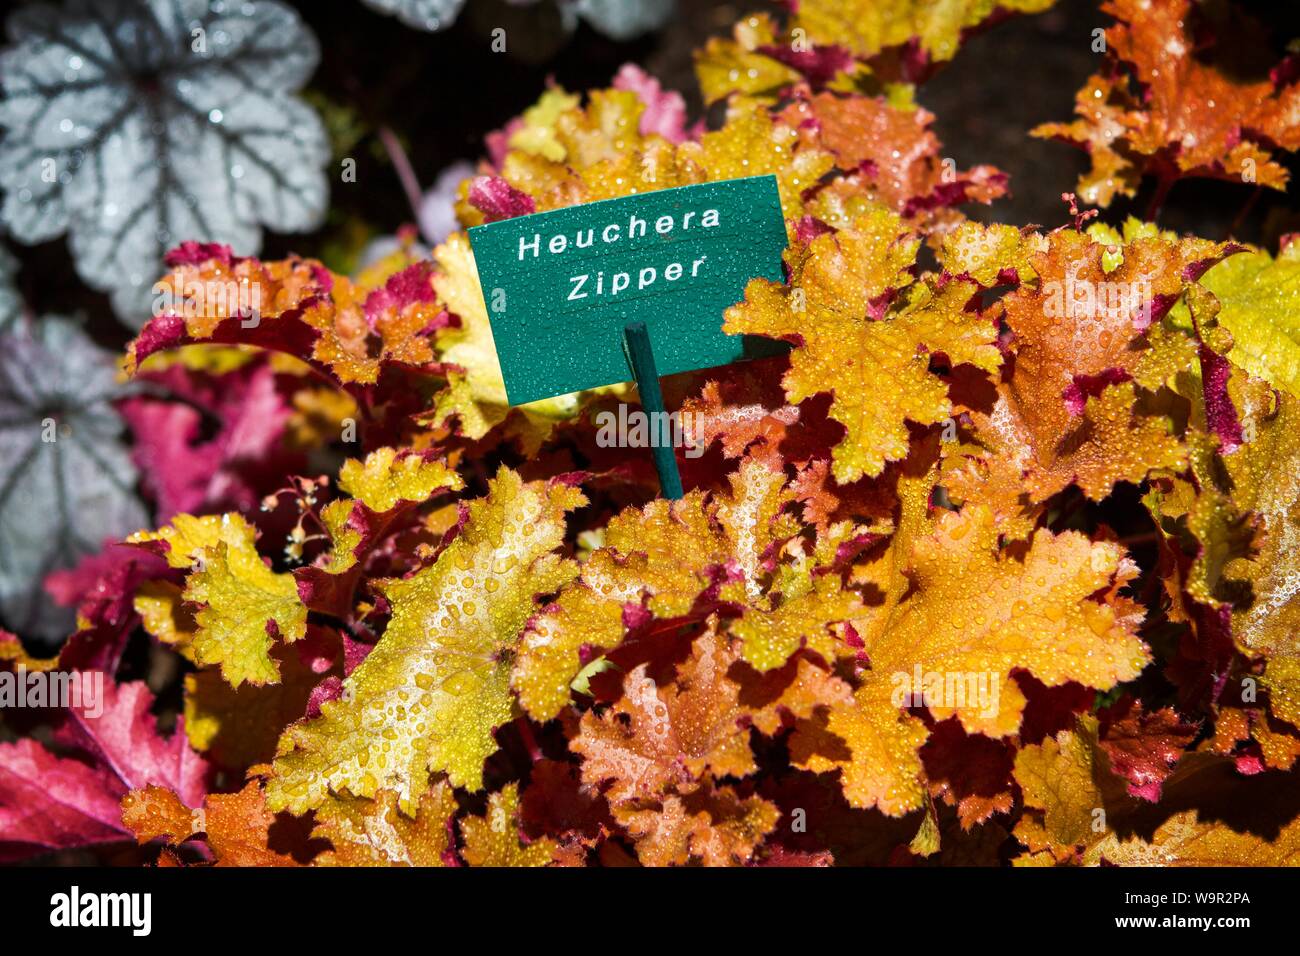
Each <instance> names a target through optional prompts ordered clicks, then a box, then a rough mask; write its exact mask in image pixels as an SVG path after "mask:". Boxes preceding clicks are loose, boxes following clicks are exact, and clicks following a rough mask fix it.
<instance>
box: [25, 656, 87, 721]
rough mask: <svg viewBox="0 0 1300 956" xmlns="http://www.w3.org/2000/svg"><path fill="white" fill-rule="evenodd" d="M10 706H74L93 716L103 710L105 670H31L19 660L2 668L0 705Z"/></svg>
mask: <svg viewBox="0 0 1300 956" xmlns="http://www.w3.org/2000/svg"><path fill="white" fill-rule="evenodd" d="M8 707H58V708H68V707H71V708H74V709H76V710H79V711H82V712H84V713H85V715H86V716H87V717H89V718H90V719H92V720H93V719H95V718H96V717H98V716H99V715H100V714H102V713H103V712H104V672H103V671H28V670H27V668H25V667H24V666H23V665H21V664H19V665H18V667H17V668H15V669H14V670H12V671H0V709H4V708H8Z"/></svg>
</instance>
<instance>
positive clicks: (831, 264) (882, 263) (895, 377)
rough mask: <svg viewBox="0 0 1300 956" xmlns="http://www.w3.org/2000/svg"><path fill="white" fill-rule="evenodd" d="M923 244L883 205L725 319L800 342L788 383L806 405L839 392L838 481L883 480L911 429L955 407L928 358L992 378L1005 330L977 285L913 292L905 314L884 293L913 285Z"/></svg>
mask: <svg viewBox="0 0 1300 956" xmlns="http://www.w3.org/2000/svg"><path fill="white" fill-rule="evenodd" d="M917 246H918V242H917V240H916V239H914V238H912V237H911V236H909V235H908V234H906V233H905V232H904V231H903V226H902V222H901V220H900V219H899V217H898V216H897V215H895V214H894V213H892V212H890V211H888V210H886V209H884V208H883V207H879V206H876V207H873V208H872V211H871V212H870V213H869V214H867V215H864V216H862V217H860V218H859V219H857V220H856V221H855V222H854V224H853V227H852V228H851V229H846V230H843V231H840V232H836V233H827V234H824V235H821V236H818V237H817V238H816V239H814V240H813V241H812V242H811V243H809V244H808V246H807V247H806V248H804V249H802V250H800V251H799V252H797V253H795V254H794V256H793V258H792V260H791V262H790V266H791V279H790V284H789V285H788V286H783V285H779V284H777V283H773V282H768V281H766V280H763V279H755V280H753V281H752V282H750V284H749V287H748V288H747V289H746V290H745V301H744V302H742V303H741V304H739V305H735V306H732V307H731V308H730V309H728V310H727V313H726V317H727V320H726V325H725V328H726V330H727V331H728V332H733V333H735V332H745V333H752V334H757V335H765V336H768V337H769V338H783V339H786V340H788V341H792V342H795V343H796V348H795V350H794V352H793V353H792V354H791V357H790V369H789V371H788V372H787V373H786V376H785V379H784V381H783V383H782V384H783V385H784V387H785V393H786V397H787V399H788V400H789V401H790V402H792V403H795V404H797V403H799V402H801V401H803V400H804V399H806V398H809V397H811V396H813V395H816V394H819V393H822V392H830V393H831V394H832V395H833V396H834V397H833V400H832V402H831V408H830V415H831V417H832V418H834V419H835V420H836V421H838V422H840V423H841V424H843V425H844V427H845V429H846V430H847V434H846V436H845V438H844V440H843V441H842V442H840V444H839V445H837V446H836V448H835V451H834V474H835V478H836V480H838V481H839V482H840V483H841V484H846V483H848V482H850V481H854V480H856V479H858V478H861V477H862V476H863V475H878V474H880V473H881V472H882V471H883V470H884V467H885V464H886V463H887V462H889V461H896V460H898V459H901V458H903V457H905V456H906V455H907V451H908V448H909V433H908V430H907V425H906V422H907V421H913V422H917V423H918V424H923V425H928V424H933V423H935V422H939V421H942V420H943V419H945V418H946V417H947V416H948V415H949V414H950V413H951V411H952V405H951V403H950V402H949V399H948V389H947V386H946V385H945V383H944V382H943V380H942V379H940V378H938V377H937V376H935V375H933V374H931V373H930V372H929V370H928V366H929V354H928V353H929V352H932V351H943V352H948V353H950V355H951V358H952V361H953V362H954V363H958V362H963V361H965V362H972V363H974V364H976V365H977V366H978V367H981V368H984V369H986V370H992V369H994V368H996V367H997V365H998V363H999V361H1000V355H999V353H998V350H997V348H996V345H995V342H996V338H997V327H996V326H995V325H994V324H993V323H992V322H991V321H989V320H988V319H986V318H983V317H981V316H980V315H979V314H978V313H973V312H966V311H965V306H966V304H967V302H968V301H969V300H970V299H971V298H972V296H973V295H974V293H975V291H976V288H975V286H974V285H973V284H971V283H966V282H963V281H960V280H958V281H954V282H951V283H949V284H948V285H947V286H946V287H944V288H943V289H942V290H935V289H932V288H930V287H928V286H925V287H918V288H917V289H916V290H914V292H913V295H912V299H913V301H911V302H905V304H904V307H903V308H902V309H901V311H899V312H897V313H896V314H892V315H883V314H881V313H883V312H884V309H885V304H886V302H887V297H888V296H889V295H892V294H894V293H896V292H897V291H898V290H900V289H903V288H904V287H906V286H909V285H910V284H911V282H912V278H911V275H910V273H909V271H908V270H909V269H910V268H911V266H912V265H913V263H914V261H915V256H916V250H917Z"/></svg>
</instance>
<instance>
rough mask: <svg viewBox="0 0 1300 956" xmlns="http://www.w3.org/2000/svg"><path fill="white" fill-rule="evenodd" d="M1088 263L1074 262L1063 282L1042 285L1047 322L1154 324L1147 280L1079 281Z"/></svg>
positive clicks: (1151, 296)
mask: <svg viewBox="0 0 1300 956" xmlns="http://www.w3.org/2000/svg"><path fill="white" fill-rule="evenodd" d="M1086 265H1087V263H1086V261H1084V260H1079V261H1077V262H1075V264H1074V268H1073V269H1072V270H1070V271H1069V272H1067V273H1066V276H1065V279H1064V281H1060V280H1057V279H1050V280H1048V281H1047V282H1044V283H1043V288H1042V294H1043V295H1044V296H1045V297H1046V301H1045V302H1044V303H1043V314H1044V315H1046V316H1047V317H1048V318H1053V319H1060V318H1070V317H1073V318H1093V319H1096V318H1100V317H1102V316H1106V317H1108V318H1116V319H1125V318H1127V319H1131V320H1132V321H1133V322H1134V323H1135V324H1136V325H1139V326H1143V327H1145V326H1147V325H1149V324H1150V323H1151V312H1152V307H1153V305H1154V301H1153V300H1154V298H1155V294H1154V291H1153V290H1152V287H1151V283H1150V282H1148V281H1147V280H1146V279H1134V280H1132V281H1130V282H1119V281H1110V280H1104V281H1102V282H1094V281H1093V280H1092V279H1086V278H1080V277H1079V271H1080V270H1081V269H1082V268H1084V267H1085V266H1086Z"/></svg>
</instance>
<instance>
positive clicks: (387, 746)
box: [267, 468, 586, 814]
mask: <svg viewBox="0 0 1300 956" xmlns="http://www.w3.org/2000/svg"><path fill="white" fill-rule="evenodd" d="M585 501H586V499H585V498H584V497H583V496H582V494H581V493H580V492H579V491H577V490H576V489H574V488H570V487H568V486H566V485H562V484H558V483H553V484H542V483H537V482H534V483H528V484H525V483H524V482H523V481H522V480H520V478H519V476H518V475H516V474H515V473H514V472H511V471H509V470H508V469H504V468H503V469H502V470H501V471H500V472H499V473H498V475H497V477H496V478H495V479H494V480H493V481H492V482H490V484H489V492H488V495H487V497H485V498H481V499H478V500H476V501H474V502H472V503H470V505H469V516H468V520H467V522H466V524H465V527H464V528H463V529H462V530H461V532H460V534H459V536H458V537H457V538H456V539H455V540H454V541H452V543H451V544H449V545H448V546H447V548H446V549H445V550H444V551H443V552H442V554H441V555H439V556H438V560H437V561H436V562H435V563H434V564H433V565H431V566H429V567H426V568H423V569H421V570H420V571H417V572H416V573H415V574H413V575H411V576H410V577H408V578H405V579H402V580H389V581H386V582H382V583H381V584H380V587H381V590H382V591H383V592H384V594H385V596H386V597H387V598H388V601H389V603H390V604H391V605H392V616H391V617H390V618H389V622H388V627H387V629H386V630H385V631H384V634H383V636H382V637H381V638H380V640H379V643H378V644H376V645H375V648H374V650H372V651H371V652H370V654H369V656H367V657H366V659H365V660H364V661H363V662H362V663H361V665H360V666H358V667H357V669H356V670H355V671H353V672H352V674H351V675H349V677H348V678H347V680H345V681H344V694H343V698H342V699H341V700H336V701H330V702H327V703H326V704H324V705H323V707H322V709H321V716H320V717H318V718H316V719H315V720H308V721H305V722H302V723H299V724H296V725H294V726H292V727H290V728H289V729H288V730H286V731H285V733H284V736H283V737H282V738H281V741H280V747H279V750H280V755H279V756H278V757H277V758H276V760H275V764H274V768H275V773H274V776H272V778H271V779H270V781H269V782H268V785H267V794H268V799H269V800H270V803H271V806H273V807H275V808H276V809H282V808H288V809H290V810H291V811H292V812H294V813H297V814H301V813H304V812H305V811H307V810H309V809H311V808H313V807H316V806H319V805H320V804H321V803H322V802H323V801H324V800H325V798H326V794H327V793H328V792H331V791H332V792H335V793H339V792H342V791H343V790H344V789H346V790H347V791H348V792H350V793H351V794H352V795H353V796H361V797H373V796H374V795H375V794H376V793H377V792H378V791H379V790H381V789H388V790H393V791H395V792H396V793H397V795H398V799H399V802H400V805H401V807H402V809H403V810H404V811H405V812H407V813H411V812H413V808H414V807H415V805H416V804H417V802H418V800H419V798H420V795H421V794H422V793H424V791H425V790H426V789H427V787H428V775H429V773H430V772H439V771H445V772H446V773H447V774H448V776H449V778H450V780H451V783H452V784H453V785H455V786H462V787H468V788H470V789H472V790H477V789H480V788H481V787H482V779H483V777H482V773H483V761H484V760H486V759H487V758H488V757H489V756H490V755H491V754H492V753H493V752H494V751H495V750H496V743H495V742H494V740H493V738H492V731H493V730H494V729H495V728H496V727H497V726H499V725H501V724H503V723H505V722H506V721H507V720H509V719H510V712H511V696H510V666H511V657H512V653H513V651H514V649H515V647H516V644H517V643H518V640H519V635H520V632H521V631H522V630H523V627H524V624H525V623H526V622H527V621H528V619H529V617H531V616H532V614H533V613H534V611H535V610H536V602H535V600H534V599H535V597H536V595H538V594H546V593H550V592H553V591H555V590H557V589H558V588H559V587H560V586H561V585H563V584H565V583H566V582H567V581H569V580H570V579H571V578H572V577H573V575H574V574H575V573H576V570H577V568H576V566H575V565H574V564H573V562H571V561H567V560H564V559H562V558H561V557H560V556H559V555H558V554H556V553H555V549H556V548H558V547H559V545H560V544H561V542H562V541H563V537H564V513H565V512H566V511H569V510H571V509H573V508H576V507H578V506H579V505H581V504H583V503H584V502H585Z"/></svg>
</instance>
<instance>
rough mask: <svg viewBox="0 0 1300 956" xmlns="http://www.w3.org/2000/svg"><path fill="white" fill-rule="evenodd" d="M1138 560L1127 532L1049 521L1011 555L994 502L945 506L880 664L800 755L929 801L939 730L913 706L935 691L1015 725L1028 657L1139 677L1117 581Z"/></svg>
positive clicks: (849, 790)
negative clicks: (1121, 542) (1110, 538)
mask: <svg viewBox="0 0 1300 956" xmlns="http://www.w3.org/2000/svg"><path fill="white" fill-rule="evenodd" d="M1135 573H1136V567H1135V566H1134V565H1132V563H1131V562H1130V561H1128V559H1126V558H1125V557H1124V553H1123V550H1122V549H1121V548H1120V547H1119V546H1118V545H1115V544H1112V543H1108V542H1091V541H1089V540H1088V539H1087V538H1086V537H1085V536H1083V535H1081V534H1078V533H1076V532H1065V533H1062V534H1060V535H1053V534H1052V533H1051V532H1050V531H1046V530H1042V529H1040V530H1039V531H1038V532H1036V533H1035V535H1034V537H1033V539H1032V540H1031V543H1030V546H1029V549H1028V551H1027V553H1026V554H1025V555H1024V558H1023V561H1022V560H1017V559H1016V558H1013V557H1007V556H1003V555H1001V554H999V552H998V549H997V532H996V530H995V526H994V523H993V516H992V514H991V513H990V511H989V509H988V508H987V507H984V506H982V505H968V506H967V507H966V509H965V510H964V511H963V512H961V513H960V514H955V513H953V512H946V511H945V512H942V513H941V514H940V515H939V516H938V518H937V519H936V521H935V522H934V527H933V531H932V532H931V533H930V534H928V535H925V536H922V537H920V538H918V539H917V540H916V542H915V544H914V545H913V546H912V548H911V556H910V560H909V561H908V562H907V578H908V580H909V581H911V582H913V587H912V588H911V589H910V596H907V597H905V598H904V599H903V600H902V601H901V602H900V603H898V604H897V605H896V606H895V607H893V609H892V610H891V611H890V613H889V615H888V619H887V620H886V622H885V623H884V625H883V626H881V627H879V628H877V629H875V630H874V631H873V632H872V633H871V634H870V635H869V636H868V637H865V638H864V640H865V641H866V649H865V650H866V654H867V656H868V658H869V659H870V661H871V668H870V670H869V671H867V672H866V674H865V675H864V680H863V683H862V685H861V686H860V687H859V688H858V690H857V692H856V693H855V695H854V703H853V704H852V705H850V706H832V707H831V708H830V711H829V715H828V719H827V722H826V725H825V728H824V732H822V733H818V732H816V731H815V728H814V729H809V730H807V731H806V732H805V733H804V734H803V735H802V738H803V739H798V738H799V737H800V735H799V734H797V735H796V738H797V739H796V741H795V742H793V743H792V745H791V747H792V759H794V760H795V761H796V762H797V763H798V764H799V765H801V766H806V767H808V768H809V769H812V770H815V771H823V770H833V769H836V768H839V769H841V770H842V772H843V778H842V783H843V786H844V792H845V796H846V797H847V798H848V800H849V802H850V803H851V804H852V805H854V806H859V807H869V806H877V807H879V808H880V809H881V810H882V811H884V812H885V813H887V814H890V815H893V816H899V815H901V814H903V813H907V812H909V811H911V810H915V809H918V808H919V807H920V806H921V805H922V802H923V799H924V793H925V789H924V786H923V784H922V782H921V779H920V776H921V772H922V768H921V762H920V757H919V756H918V754H917V748H918V747H919V746H920V745H921V744H922V743H923V742H924V741H925V740H926V738H927V737H928V736H929V731H928V730H927V729H926V727H925V725H924V724H923V723H922V722H921V721H920V720H919V719H918V718H917V717H914V716H912V715H910V714H908V713H906V712H905V710H904V709H903V708H905V707H907V706H909V705H910V706H917V705H919V704H924V705H925V706H927V707H928V708H929V710H930V712H931V714H932V715H933V716H934V718H935V719H936V720H943V719H945V718H947V717H950V716H956V717H957V718H958V719H959V720H960V722H961V724H962V726H963V727H964V728H965V729H966V731H967V732H968V733H983V734H986V735H988V736H991V737H1006V736H1008V735H1011V734H1014V733H1016V731H1017V730H1018V729H1019V726H1020V718H1021V712H1022V710H1023V707H1024V703H1025V699H1024V696H1023V695H1022V694H1021V692H1020V691H1019V689H1018V686H1017V685H1016V683H1015V682H1014V681H1013V680H1012V677H1011V672H1012V670H1014V669H1016V668H1022V669H1024V670H1027V671H1029V672H1031V673H1032V674H1034V676H1035V677H1037V678H1038V679H1039V680H1041V681H1042V682H1043V683H1045V684H1047V685H1049V686H1057V685H1060V684H1063V683H1065V682H1067V681H1077V682H1079V683H1081V684H1084V685H1086V686H1089V687H1096V688H1099V689H1108V688H1110V687H1113V686H1114V685H1115V684H1116V683H1118V682H1120V681H1126V680H1131V679H1133V678H1134V677H1136V676H1137V675H1138V673H1139V672H1140V671H1141V670H1142V668H1143V667H1144V666H1145V665H1146V663H1147V661H1148V659H1149V655H1148V652H1147V649H1146V646H1145V645H1144V644H1143V642H1142V641H1141V640H1140V639H1139V638H1138V637H1137V636H1136V634H1135V633H1134V631H1135V628H1136V623H1137V622H1136V621H1135V620H1134V615H1133V613H1132V608H1131V607H1130V606H1128V605H1126V604H1123V603H1121V602H1122V599H1119V598H1117V597H1116V595H1115V593H1114V592H1115V590H1116V589H1118V587H1119V586H1121V585H1122V584H1124V583H1126V582H1128V581H1129V580H1131V578H1132V577H1133V576H1134V575H1135ZM827 734H829V735H830V736H829V737H827V736H826V735H827ZM835 738H838V739H839V740H840V741H842V744H840V745H838V747H837V746H836V745H835ZM844 745H847V749H848V754H847V755H846V754H844V753H843V752H842V748H843V746H844Z"/></svg>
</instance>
